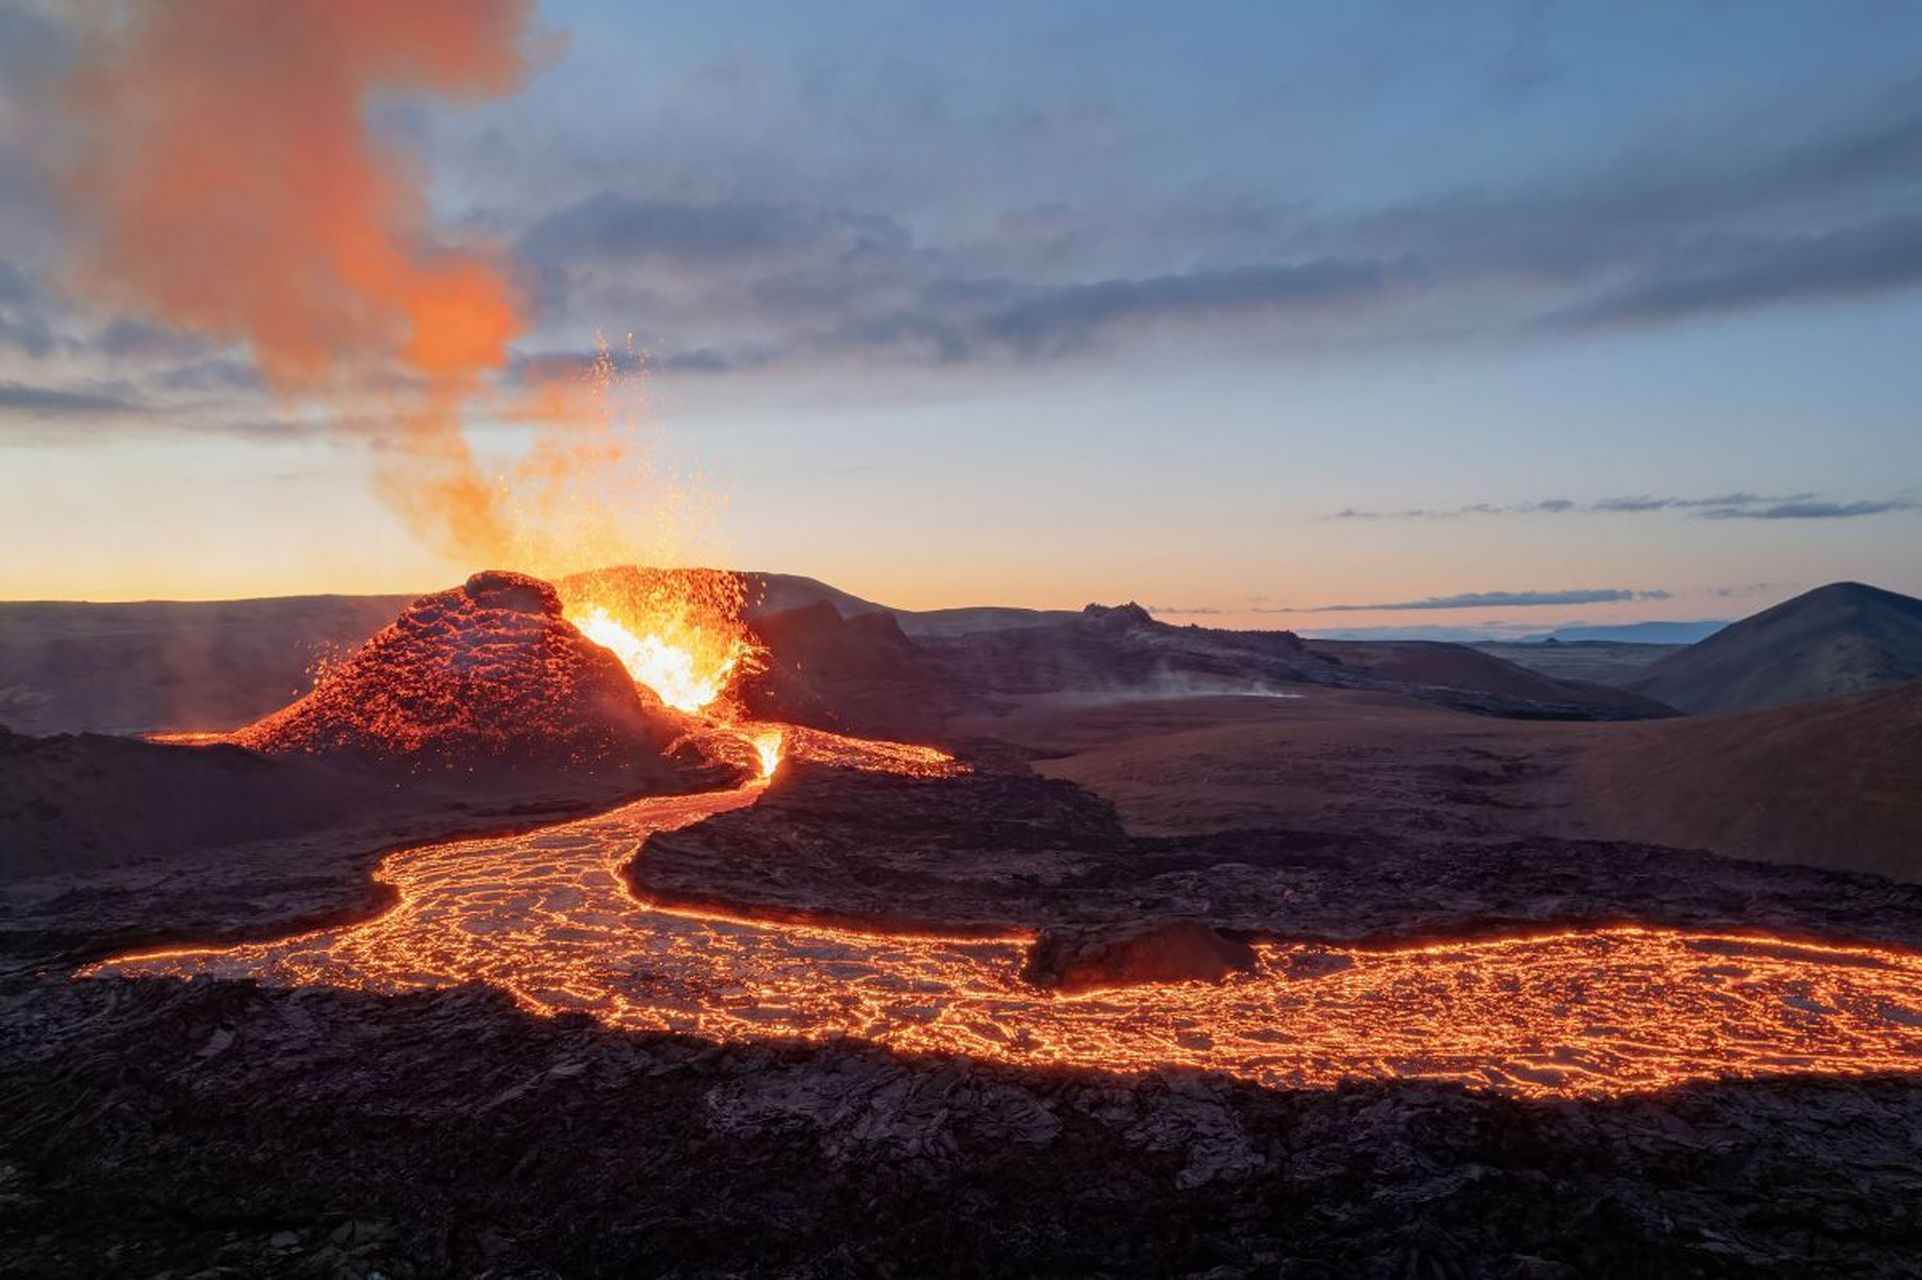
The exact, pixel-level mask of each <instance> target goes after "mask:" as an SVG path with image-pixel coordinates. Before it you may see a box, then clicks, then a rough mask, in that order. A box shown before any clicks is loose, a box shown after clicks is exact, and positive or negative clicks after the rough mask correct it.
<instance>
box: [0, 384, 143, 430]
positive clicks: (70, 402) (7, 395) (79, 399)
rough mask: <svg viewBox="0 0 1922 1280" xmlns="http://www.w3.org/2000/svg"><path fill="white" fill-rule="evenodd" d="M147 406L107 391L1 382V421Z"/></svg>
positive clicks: (122, 411)
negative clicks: (75, 389)
mask: <svg viewBox="0 0 1922 1280" xmlns="http://www.w3.org/2000/svg"><path fill="white" fill-rule="evenodd" d="M145 409H146V406H145V405H142V404H138V403H135V402H134V401H132V400H129V399H126V398H125V397H123V396H120V395H115V394H112V393H109V392H105V391H73V390H64V389H61V388H56V387H30V386H26V385H24V384H22V383H18V382H0V421H4V420H6V419H7V418H36V419H46V418H69V417H75V418H77V417H89V416H95V415H100V414H125V413H141V412H144V411H145Z"/></svg>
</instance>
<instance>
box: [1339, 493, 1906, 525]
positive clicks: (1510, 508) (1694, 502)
mask: <svg viewBox="0 0 1922 1280" xmlns="http://www.w3.org/2000/svg"><path fill="white" fill-rule="evenodd" d="M1917 506H1918V504H1917V503H1916V502H1915V501H1914V500H1913V499H1909V498H1882V499H1856V500H1852V501H1844V502H1828V501H1821V500H1818V498H1817V496H1816V495H1815V494H1814V493H1812V492H1805V493H1782V494H1759V493H1744V492H1736V493H1718V494H1712V495H1709V496H1707V497H1674V496H1664V497H1657V496H1653V495H1650V494H1633V495H1628V496H1624V497H1615V498H1598V499H1596V500H1595V501H1593V502H1572V501H1570V500H1569V499H1567V498H1545V499H1543V500H1542V501H1540V502H1509V503H1493V502H1475V503H1470V504H1469V505H1467V506H1461V507H1403V508H1400V509H1398V510H1387V511H1377V510H1369V509H1365V508H1358V507H1344V508H1342V509H1341V510H1340V511H1336V512H1332V513H1331V514H1330V515H1329V516H1328V517H1327V518H1328V519H1330V520H1456V519H1460V518H1461V517H1463V516H1512V515H1561V514H1563V513H1565V512H1570V511H1575V512H1589V513H1594V514H1598V515H1642V514H1646V513H1648V512H1652V511H1684V512H1688V513H1689V514H1692V515H1695V516H1699V517H1701V518H1703V519H1709V520H1733V519H1753V520H1794V519H1800V520H1821V519H1840V518H1845V517H1848V516H1867V515H1878V514H1880V513H1882V512H1885V511H1912V510H1915V509H1916V508H1917Z"/></svg>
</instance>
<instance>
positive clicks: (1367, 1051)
mask: <svg viewBox="0 0 1922 1280" xmlns="http://www.w3.org/2000/svg"><path fill="white" fill-rule="evenodd" d="M789 750H790V751H791V752H794V753H796V754H806V755H813V756H816V757H832V758H835V759H837V761H838V762H840V763H844V764H854V765H857V766H864V767H870V768H888V769H894V770H897V771H911V772H937V771H940V769H942V768H943V767H944V766H943V765H942V764H941V761H942V759H943V758H942V757H940V756H939V755H938V753H933V752H930V751H928V750H927V749H916V748H897V747H892V746H889V745H888V744H879V743H875V744H861V743H855V742H852V741H850V740H847V739H833V738H830V737H829V736H828V735H818V734H805V733H801V732H798V731H790V739H789ZM761 785H762V784H758V783H757V784H752V785H749V786H746V787H742V788H740V789H737V790H733V791H727V792H720V793H712V794H706V795H696V796H672V797H663V798H656V799H647V800H640V801H636V802H633V803H630V804H628V805H626V806H624V807H622V808H619V809H616V810H613V811H611V812H609V813H606V814H603V815H600V816H598V817H593V818H587V819H582V820H580V821H575V822H568V823H564V824H561V825H557V826H553V827H548V828H546V829H543V830H540V831H535V832H532V833H528V834H524V835H518V836H511V837H504V838H498V839H480V840H458V841H449V842H446V843H442V844H435V845H429V846H425V847H422V848H417V849H410V850H406V851H403V852H399V853H396V854H393V855H391V856H390V857H389V858H388V859H387V860H386V862H385V863H384V864H383V865H382V866H381V868H380V870H379V872H378V873H377V874H378V876H379V878H380V879H382V880H384V881H386V882H387V883H389V884H391V885H393V886H394V887H395V888H396V889H397V890H398V891H399V902H398V904H397V905H396V906H394V907H393V908H392V909H391V910H389V911H388V912H387V913H386V914H384V915H382V916H380V917H379V918H377V919H374V920H370V921H367V922H365V923H362V924H355V925H349V926H345V927H341V928H335V929H325V930H320V931H317V932H313V933H308V934H303V935H300V936H298V937H292V938H287V939H283V940H281V941H277V942H267V943H258V944H249V945H245V946H237V947H231V948H225V949H207V950H172V951H165V952H152V953H147V954H143V955H135V956H128V957H123V958H120V959H116V960H111V961H107V962H104V963H102V964H99V965H96V966H93V967H92V968H90V969H89V970H86V971H85V974H86V975H93V974H101V973H114V974H125V975H145V974H159V975H175V976H183V977H184V976H187V975H190V974H196V973H209V974H217V975H220V976H223V977H233V978H240V977H252V978H256V979H259V980H260V981H262V982H265V983H268V984H273V985H285V986H298V985H312V984H327V985H332V986H338V987H351V988H359V989H363V990H369V991H377V992H401V991H413V990H419V989H423V988H430V987H444V986H451V985H454V984H458V983H462V982H485V983H489V984H491V985H493V986H495V987H498V988H501V989H503V990H505V991H507V992H510V993H511V994H512V995H513V997H514V998H515V999H516V1000H517V1001H518V1002H519V1003H520V1004H521V1005H523V1006H524V1007H526V1008H528V1009H531V1010H534V1011H537V1012H540V1013H559V1012H563V1011H569V1010H579V1011H584V1012H587V1013H589V1014H591V1015H593V1016H594V1017H595V1018H597V1019H599V1020H600V1021H601V1022H603V1023H605V1024H607V1025H609V1026H614V1027H622V1028H629V1029H634V1030H668V1031H678V1032H685V1033H688V1034H691V1035H697V1036H702V1037H706V1038H710V1039H714V1040H728V1041H741V1040H769V1039H781V1038H793V1037H800V1038H806V1039H823V1038H827V1037H832V1036H851V1037H857V1038H860V1039H863V1040H868V1041H872V1042H874V1043H877V1044H882V1045H886V1046H889V1047H890V1048H893V1049H895V1050H899V1051H902V1052H905V1053H914V1054H922V1053H926V1054H940V1055H959V1054H966V1055H969V1056H972V1057H975V1058H981V1059H997V1060H1001V1061H1005V1062H1011V1063H1019V1064H1024V1065H1034V1066H1040V1065H1052V1066H1070V1067H1086V1068H1097V1069H1103V1070H1111V1071H1121V1072H1136V1071H1146V1070H1151V1069H1154V1068H1156V1067H1190V1068H1200V1069H1206V1070H1212V1071H1221V1072H1226V1073H1228V1074H1231V1075H1234V1076H1239V1077H1242V1078H1244V1079H1248V1080H1253V1081H1258V1082H1260V1083H1264V1084H1269V1085H1281V1086H1289V1085H1294V1086H1311V1087H1320V1086H1327V1085H1332V1084H1334V1083H1336V1082H1338V1081H1340V1080H1343V1079H1351V1078H1367V1077H1374V1078H1409V1077H1421V1078H1428V1079H1436V1080H1449V1081H1456V1082H1460V1083H1462V1084H1465V1085H1469V1086H1472V1087H1477V1088H1484V1089H1493V1090H1498V1091H1501V1092H1504V1093H1511V1094H1522V1095H1543V1094H1588V1095H1593V1094H1619V1093H1629V1092H1636V1091H1643V1090H1652V1089H1658V1088H1661V1087H1663V1086H1667V1085H1671V1084H1676V1083H1679V1082H1683V1081H1687V1080H1693V1079H1705V1078H1714V1077H1721V1076H1750V1075H1765V1074H1777V1073H1802V1074H1851V1075H1853V1074H1868V1073H1876V1072H1909V1071H1916V1070H1918V1069H1922V955H1917V954H1914V953H1910V952H1905V951H1899V950H1894V949H1888V948H1876V947H1862V946H1831V945H1816V944H1810V943H1793V944H1791V943H1785V942H1780V941H1773V940H1768V939H1762V938H1755V937H1745V936H1735V935H1721V934H1713V933H1701V932H1688V931H1679V930H1672V929H1659V928H1642V927H1615V928H1599V929H1589V930H1579V931H1567V932H1558V933H1551V934H1545V935H1538V936H1534V937H1527V938H1509V939H1500V940H1487V941H1475V942H1449V943H1445V944H1437V945H1424V946H1407V947H1399V948H1389V949H1381V948H1344V947H1323V946H1298V945H1288V944H1279V943H1270V944H1262V945H1260V946H1259V947H1258V948H1257V954H1258V968H1257V971H1256V972H1254V973H1252V974H1250V975H1247V976H1245V977H1241V978H1236V979H1234V980H1231V981H1229V982H1226V983H1223V984H1221V985H1219V986H1214V985H1207V984H1202V983H1181V984H1167V985H1159V986H1146V987H1131V988H1126V989H1119V990H1111V991H1103V992H1097V993H1093V994H1088V995H1078V996H1059V995H1052V994H1049V993H1045V992H1041V991H1037V990H1035V989H1034V988H1032V987H1030V986H1028V985H1026V984H1024V983H1023V982H1022V981H1021V980H1020V978H1019V976H1018V974H1019V971H1020V968H1021V965H1022V961H1023V959H1024V956H1025V949H1026V946H1027V943H1028V942H1029V941H1030V939H1029V938H1027V937H1026V936H1022V935H1010V936H1007V937H1002V938H990V939H983V938H979V937H974V938H941V937H928V936H920V935H915V936H907V935H895V934H889V933H886V932H878V931H877V932H860V931H856V930H853V929H846V928H828V927H816V926H802V925H793V924H769V923H765V922H762V923H756V922H751V921H745V920H741V919H735V918H728V917H726V916H724V915H718V914H711V913H701V912H691V911H681V910H671V911H670V910H664V909H660V908H657V907H653V906H650V905H648V904H646V903H643V902H640V901H637V900H636V899H635V898H634V897H633V896H632V895H631V894H630V893H629V892H628V889H627V887H626V884H625V882H624V881H623V880H622V878H621V877H620V875H619V868H620V867H621V865H622V863H624V862H625V861H627V860H628V859H629V858H631V857H633V856H634V855H635V852H636V850H637V849H639V848H640V846H641V844H642V842H643V841H645V840H646V838H647V837H648V836H649V835H650V834H651V833H653V832H656V831H665V830H671V829H673V828H676V827H681V826H685V825H687V824H690V823H693V822H697V821H699V820H701V819H703V818H706V817H708V816H710V815H712V814H716V813H720V812H723V811H725V810H728V809H733V808H737V807H739V806H742V805H746V804H750V803H752V802H753V801H754V800H755V799H756V798H757V797H758V795H759V794H760V792H761ZM642 856H645V854H644V853H643V854H642Z"/></svg>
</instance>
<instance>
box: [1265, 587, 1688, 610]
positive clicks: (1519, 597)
mask: <svg viewBox="0 0 1922 1280" xmlns="http://www.w3.org/2000/svg"><path fill="white" fill-rule="evenodd" d="M1669 598H1670V593H1669V592H1667V591H1628V590H1624V589H1622V588H1619V587H1604V588H1585V589H1576V590H1571V591H1471V592H1465V593H1463V594H1461V595H1453V596H1428V597H1426V598H1424V599H1421V600H1400V601H1394V602H1391V603H1387V604H1325V605H1322V606H1320V607H1319V608H1315V609H1302V610H1300V611H1299V612H1302V613H1367V612H1374V611H1376V610H1380V611H1382V612H1402V611H1407V610H1414V609H1506V608H1514V607H1518V606H1532V605H1574V604H1616V603H1620V602H1623V601H1629V600H1667V599H1669Z"/></svg>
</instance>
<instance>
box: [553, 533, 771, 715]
mask: <svg viewBox="0 0 1922 1280" xmlns="http://www.w3.org/2000/svg"><path fill="white" fill-rule="evenodd" d="M555 585H556V587H557V589H558V590H559V591H560V594H561V600H562V603H563V605H564V606H565V616H566V618H567V620H568V621H569V622H571V623H573V624H574V625H575V626H576V627H577V628H579V630H580V632H581V634H582V635H584V636H586V637H587V638H588V639H589V640H592V641H593V642H594V643H595V644H598V645H600V646H601V647H602V648H604V649H607V650H609V651H610V652H612V653H613V654H614V656H615V657H617V658H619V659H620V660H621V665H623V666H625V667H626V668H627V670H628V674H630V675H632V676H633V677H634V679H635V680H636V681H637V682H638V683H640V684H644V685H646V686H647V687H648V688H650V689H652V690H653V691H654V692H655V693H656V694H658V695H660V699H661V701H662V702H665V703H666V704H667V705H668V706H670V707H673V708H674V709H675V710H677V711H684V712H687V713H689V714H694V713H697V712H702V711H708V710H710V709H713V708H715V707H716V704H718V703H719V702H720V700H721V698H722V696H723V695H724V694H725V693H726V692H727V689H728V684H729V682H730V681H732V680H733V679H734V677H735V676H736V675H738V674H740V673H741V672H743V671H746V670H750V669H752V667H753V664H754V662H755V661H756V658H757V655H758V653H759V646H758V645H757V644H756V642H755V639H754V635H753V633H752V632H751V631H749V630H748V627H747V623H746V622H745V621H744V620H743V616H742V607H743V604H744V600H745V588H744V586H743V584H742V582H741V578H740V576H739V575H738V574H733V573H727V572H725V571H721V570H706V569H673V570H667V569H636V568H623V569H603V570H597V571H595V572H593V573H583V574H577V575H575V576H573V577H571V578H565V579H562V580H561V581H560V582H558V583H556V584H555Z"/></svg>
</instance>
